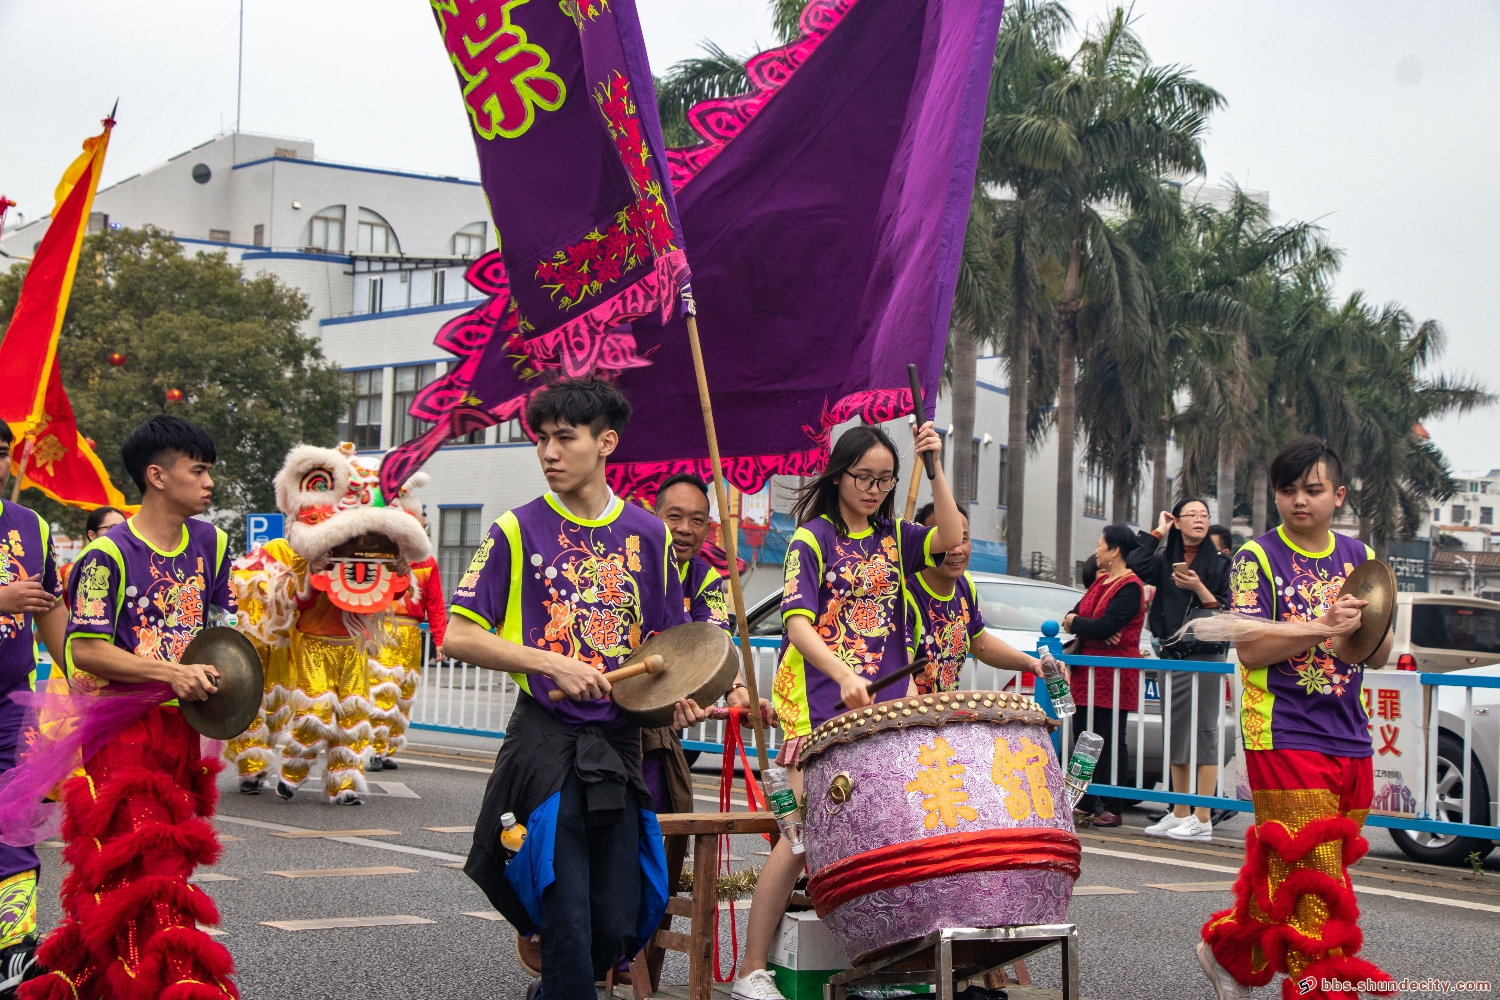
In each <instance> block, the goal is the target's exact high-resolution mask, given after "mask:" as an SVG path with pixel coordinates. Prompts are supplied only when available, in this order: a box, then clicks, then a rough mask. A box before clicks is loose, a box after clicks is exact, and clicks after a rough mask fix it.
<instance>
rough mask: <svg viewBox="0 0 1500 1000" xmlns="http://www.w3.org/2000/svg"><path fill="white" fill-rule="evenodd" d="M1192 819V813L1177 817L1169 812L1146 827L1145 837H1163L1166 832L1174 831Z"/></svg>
mask: <svg viewBox="0 0 1500 1000" xmlns="http://www.w3.org/2000/svg"><path fill="white" fill-rule="evenodd" d="M1192 818H1193V814H1192V813H1188V814H1187V815H1186V816H1178V815H1176V814H1174V813H1171V812H1169V813H1167V814H1166V815H1165V816H1163V817H1162V818H1161V819H1159V820H1157V821H1156V822H1155V823H1153V824H1152V825H1151V826H1148V827H1146V831H1145V832H1146V836H1148V837H1165V836H1166V835H1167V831H1168V830H1175V829H1177V828H1178V827H1179V826H1181V825H1182V824H1184V823H1186V822H1187V821H1188V820H1190V819H1192Z"/></svg>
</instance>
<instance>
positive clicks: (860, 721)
mask: <svg viewBox="0 0 1500 1000" xmlns="http://www.w3.org/2000/svg"><path fill="white" fill-rule="evenodd" d="M854 724H855V725H856V726H863V725H864V724H865V720H864V719H855V720H854Z"/></svg>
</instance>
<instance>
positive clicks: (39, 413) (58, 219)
mask: <svg viewBox="0 0 1500 1000" xmlns="http://www.w3.org/2000/svg"><path fill="white" fill-rule="evenodd" d="M114 124H115V122H114V119H113V118H106V119H104V131H103V132H102V133H100V134H99V135H97V136H94V137H93V138H91V139H85V140H84V143H83V155H81V156H79V157H78V159H76V160H74V161H73V163H72V164H71V165H70V166H69V167H68V169H67V170H66V171H64V172H63V176H62V181H61V182H59V183H58V185H57V192H56V201H55V204H54V206H53V209H52V224H51V225H50V226H49V227H48V228H47V235H45V236H43V237H42V242H41V244H40V245H39V246H38V247H37V249H36V254H35V255H34V256H33V257H32V260H31V267H30V268H29V269H28V270H27V272H26V280H25V282H24V283H23V284H22V285H21V298H20V301H19V302H17V303H16V309H15V312H14V313H13V314H12V315H11V320H10V326H9V327H7V328H6V330H5V337H4V339H3V340H0V419H4V420H5V422H6V423H8V424H10V429H11V433H13V434H14V435H15V438H16V446H15V447H13V448H12V449H11V473H12V474H13V475H15V476H16V477H17V482H18V483H20V484H21V486H23V487H24V486H34V487H36V488H37V489H39V490H41V491H42V492H43V493H45V494H46V495H47V496H49V497H51V498H52V499H54V500H58V501H60V502H62V503H66V504H72V505H73V506H75V507H82V508H84V509H85V510H92V509H94V508H95V507H102V506H110V507H120V508H124V507H125V497H124V496H123V495H122V494H121V493H120V491H119V490H117V489H115V487H114V484H113V483H111V482H110V481H109V474H108V473H107V472H105V471H104V464H103V463H102V462H100V461H99V456H98V455H95V454H94V450H93V449H92V448H91V447H89V444H88V441H87V440H85V439H84V437H83V435H82V434H80V433H79V432H78V424H77V422H76V421H75V420H74V419H73V406H72V404H71V403H69V402H68V396H67V393H65V392H64V391H63V385H62V374H61V372H60V371H59V370H58V367H57V340H58V337H59V336H60V334H61V333H62V324H63V316H64V315H65V314H66V313H67V309H68V296H69V294H70V293H71V292H72V290H73V275H74V273H75V272H76V271H77V270H78V253H79V250H80V249H81V247H82V246H83V237H84V234H85V233H86V232H87V231H88V224H89V211H90V209H91V208H92V207H93V204H94V192H95V191H96V190H98V188H99V174H100V172H101V171H102V170H103V169H104V153H105V150H107V149H108V148H109V133H110V129H112V128H113V127H114Z"/></svg>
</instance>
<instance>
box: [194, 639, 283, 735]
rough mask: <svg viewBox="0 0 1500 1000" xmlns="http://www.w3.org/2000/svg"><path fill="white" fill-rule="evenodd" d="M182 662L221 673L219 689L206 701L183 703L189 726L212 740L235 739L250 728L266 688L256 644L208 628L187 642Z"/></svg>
mask: <svg viewBox="0 0 1500 1000" xmlns="http://www.w3.org/2000/svg"><path fill="white" fill-rule="evenodd" d="M179 662H181V663H201V664H205V665H208V666H211V667H213V668H214V669H215V670H217V671H218V672H219V689H218V690H217V691H215V692H214V693H213V694H211V695H209V696H208V698H207V700H205V701H183V702H182V703H181V706H180V707H181V711H182V717H183V718H185V719H187V721H188V725H190V726H192V727H193V728H194V729H196V730H198V732H200V733H202V734H203V735H204V736H207V737H208V738H209V739H212V740H228V739H233V738H234V737H236V736H238V735H240V734H241V733H243V732H244V731H245V730H246V729H249V728H250V724H251V723H252V722H254V721H255V713H256V712H257V711H259V709H260V702H261V694H262V689H263V688H264V686H265V672H264V670H263V668H262V667H261V663H260V654H259V653H258V652H256V651H255V644H254V643H252V642H251V641H250V640H249V639H247V638H245V636H244V635H242V634H241V633H240V632H239V631H238V630H236V629H232V628H228V627H227V626H222V625H218V626H214V627H212V628H206V629H204V630H203V631H202V632H199V633H198V634H197V635H196V636H195V637H194V638H193V641H192V642H190V643H188V647H187V649H185V650H183V653H182V658H181V660H180V661H179Z"/></svg>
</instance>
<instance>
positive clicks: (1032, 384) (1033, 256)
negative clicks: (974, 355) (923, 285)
mask: <svg viewBox="0 0 1500 1000" xmlns="http://www.w3.org/2000/svg"><path fill="white" fill-rule="evenodd" d="M1071 27H1072V19H1071V17H1070V15H1069V14H1068V12H1067V10H1066V9H1065V8H1063V7H1062V5H1061V4H1058V3H1055V2H1040V3H1038V2H1035V0H1013V2H1012V3H1009V4H1007V5H1006V8H1005V15H1004V19H1003V20H1002V21H1001V23H1000V34H999V38H998V39H997V41H996V45H995V62H994V65H993V67H992V69H991V74H990V92H989V95H988V103H987V106H986V109H985V125H984V133H983V136H982V139H981V143H980V153H979V168H978V178H977V181H978V185H979V187H980V188H981V190H986V191H990V190H992V191H996V192H1001V194H1000V195H999V196H998V197H997V198H996V205H995V212H994V215H995V218H994V241H993V244H992V246H993V254H994V256H995V258H996V261H997V263H998V264H999V268H1000V274H999V280H1000V282H1001V285H1002V287H1001V289H1000V290H999V293H998V298H999V300H1000V302H1001V304H1002V308H1003V312H1002V319H1001V322H1000V324H999V329H998V330H997V331H995V333H994V335H993V337H994V339H997V340H998V341H999V345H998V346H999V347H1000V350H1001V354H1002V355H1003V356H1004V358H1005V367H1006V372H1007V376H1008V378H1007V381H1008V384H1009V396H1008V403H1009V413H1008V415H1007V429H1006V454H1007V461H1008V470H1007V471H1008V476H1007V479H1006V485H1005V495H1004V496H1002V497H1001V498H1000V502H1001V503H1002V504H1004V505H1005V509H1006V526H1005V542H1006V551H1007V553H1009V555H1008V558H1007V562H1006V570H1007V572H1009V573H1010V574H1011V575H1014V576H1021V575H1024V574H1025V573H1026V572H1027V565H1026V561H1025V559H1024V558H1023V551H1024V545H1023V538H1022V529H1023V526H1024V523H1025V500H1026V463H1027V458H1028V455H1029V453H1030V452H1031V450H1032V449H1033V448H1035V447H1038V446H1040V444H1041V443H1042V441H1043V440H1044V439H1045V433H1046V430H1047V428H1048V426H1049V420H1050V417H1049V411H1050V407H1049V406H1048V405H1047V404H1048V403H1050V401H1051V399H1052V397H1053V394H1054V393H1055V392H1056V386H1057V382H1056V377H1057V368H1056V364H1055V363H1054V360H1055V353H1056V352H1055V350H1054V349H1053V345H1054V343H1055V342H1054V338H1053V336H1052V334H1053V321H1054V319H1055V316H1056V303H1057V299H1058V296H1059V293H1060V291H1061V273H1062V270H1061V267H1060V266H1059V265H1058V253H1057V244H1058V241H1059V230H1058V226H1057V225H1056V222H1057V220H1056V217H1055V216H1054V215H1053V214H1052V213H1051V212H1050V211H1049V208H1050V206H1049V205H1048V204H1047V203H1046V202H1045V200H1044V199H1043V198H1042V197H1041V195H1039V194H1038V189H1039V187H1040V185H1041V183H1042V180H1043V178H1044V177H1045V174H1046V172H1047V171H1049V170H1055V169H1057V168H1058V167H1059V166H1060V165H1061V164H1062V163H1063V162H1065V161H1066V159H1067V157H1068V155H1069V153H1070V151H1071V148H1072V146H1071V143H1070V139H1071V136H1070V135H1069V134H1068V132H1067V129H1066V127H1065V126H1064V125H1063V123H1062V122H1060V121H1059V120H1057V119H1056V118H1055V117H1054V116H1051V115H1048V114H1045V113H1043V112H1041V111H1040V110H1039V109H1038V103H1037V99H1038V96H1039V94H1040V92H1041V91H1042V89H1043V88H1045V87H1046V86H1047V85H1048V84H1050V83H1052V82H1053V81H1055V80H1057V79H1059V78H1060V77H1061V76H1062V75H1063V73H1064V72H1065V71H1066V65H1067V64H1066V62H1065V61H1064V60H1063V59H1062V58H1061V57H1059V56H1058V55H1057V52H1056V48H1057V45H1058V43H1059V42H1060V41H1061V39H1062V37H1063V35H1064V34H1065V33H1066V32H1067V31H1068V30H1069V29H1070V28H1071ZM1033 401H1040V402H1041V404H1042V405H1035V403H1034V402H1033ZM956 408H957V399H956V397H955V409H956ZM956 423H957V421H956V420H955V424H956Z"/></svg>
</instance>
